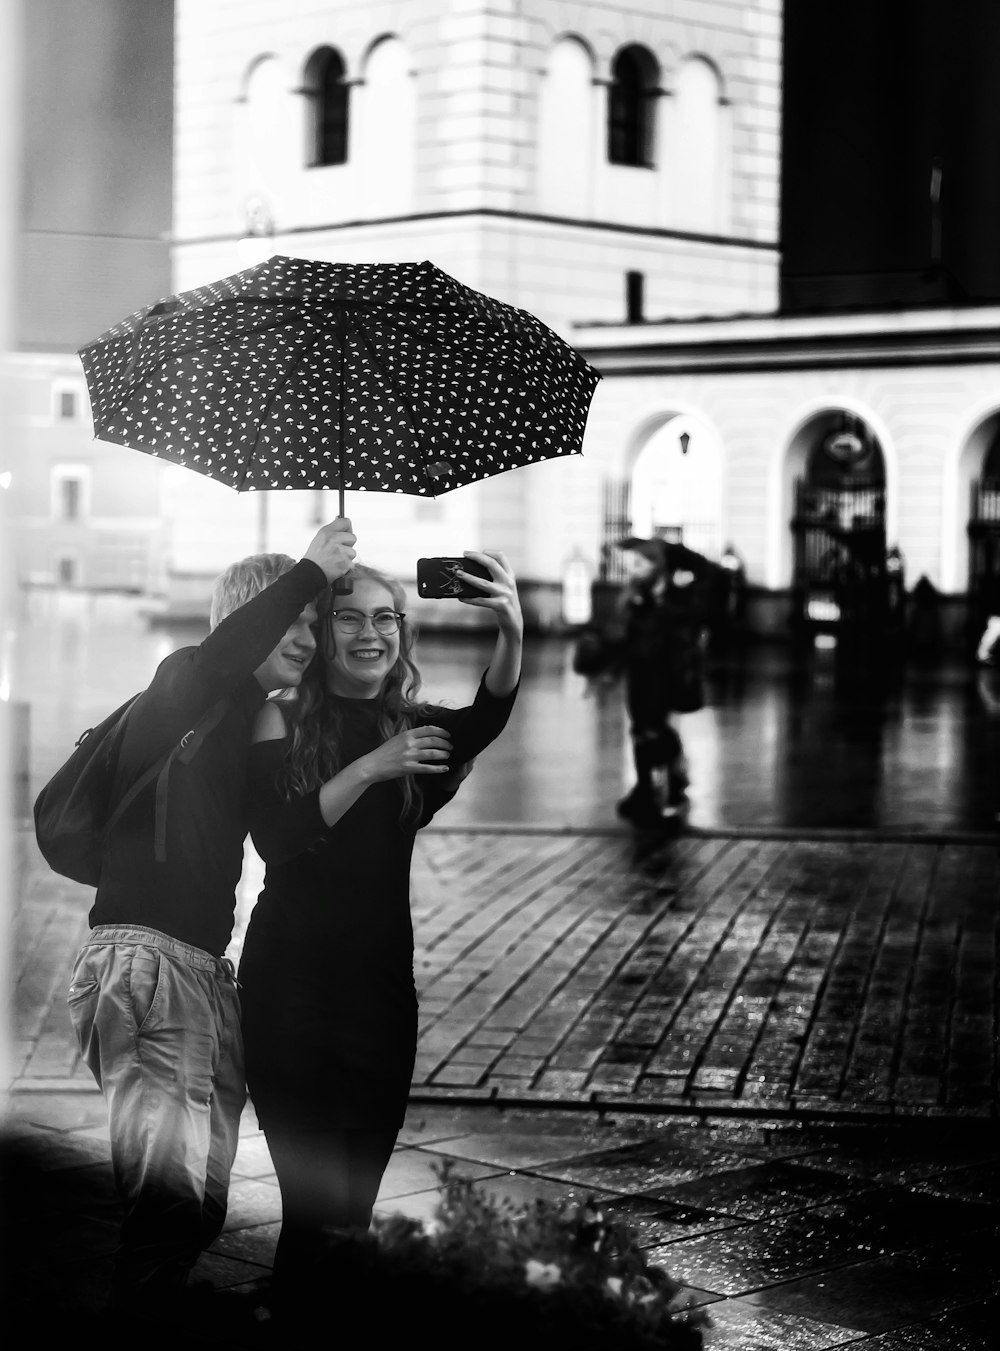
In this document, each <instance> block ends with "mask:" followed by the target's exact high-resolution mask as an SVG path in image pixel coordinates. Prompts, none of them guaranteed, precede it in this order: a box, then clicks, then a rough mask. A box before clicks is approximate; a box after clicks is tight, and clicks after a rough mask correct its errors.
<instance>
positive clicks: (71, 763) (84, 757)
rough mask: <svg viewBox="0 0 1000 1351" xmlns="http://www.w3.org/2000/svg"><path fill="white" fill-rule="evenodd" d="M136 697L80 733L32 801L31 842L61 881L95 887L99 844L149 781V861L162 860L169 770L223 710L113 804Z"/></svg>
mask: <svg viewBox="0 0 1000 1351" xmlns="http://www.w3.org/2000/svg"><path fill="white" fill-rule="evenodd" d="M141 697H142V692H140V693H139V694H134V695H133V696H132V698H131V699H128V700H127V701H126V702H125V703H124V704H122V705H121V707H120V708H116V709H115V711H114V712H113V713H109V714H108V716H107V717H106V718H105V719H104V721H103V722H99V723H98V724H97V726H96V727H88V728H87V729H86V731H85V732H83V733H81V735H80V738H79V740H78V741H77V743H76V748H75V750H74V751H73V752H72V754H71V755H70V757H69V759H68V760H67V761H66V762H65V764H63V765H62V766H61V768H59V769H57V770H56V772H55V774H53V776H52V778H51V779H49V781H48V783H47V784H46V785H45V787H44V788H43V789H42V791H41V792H40V793H39V794H38V797H37V798H36V799H35V808H34V815H35V839H36V840H37V841H38V848H39V849H40V850H41V853H42V857H43V858H44V859H45V861H46V863H47V864H48V865H49V867H50V868H51V869H52V871H53V872H57V873H59V874H60V876H62V877H69V878H72V880H73V881H74V882H83V883H85V884H86V885H87V886H89V887H96V886H97V884H98V882H99V881H100V878H101V855H102V854H103V852H104V840H105V836H106V835H107V833H108V831H109V830H110V829H111V827H112V825H113V824H114V823H115V821H117V820H118V818H119V816H121V814H122V812H123V811H124V810H125V808H126V807H128V806H129V804H130V803H131V802H133V801H134V800H135V798H136V796H137V795H138V794H139V793H141V792H142V790H143V789H144V788H145V787H146V785H147V784H149V783H150V782H151V781H152V780H153V779H154V778H155V779H157V784H156V828H155V838H154V856H155V858H156V861H157V862H158V863H162V862H164V861H165V859H166V856H167V853H166V831H167V785H168V782H169V775H170V766H171V765H172V764H174V762H175V761H180V762H181V763H182V764H186V763H187V762H188V761H189V760H191V759H192V758H193V757H194V756H195V755H196V754H197V752H198V749H199V747H200V746H201V745H202V743H203V741H204V739H205V737H206V736H207V735H208V733H209V732H210V731H211V730H212V728H213V727H215V725H216V724H217V723H218V722H219V721H220V720H221V718H222V717H223V715H224V714H225V712H226V709H227V708H228V706H229V700H228V699H220V700H219V701H218V702H217V703H215V704H213V705H212V707H211V708H210V709H209V710H208V712H207V713H206V714H205V715H204V716H203V717H202V718H200V719H199V720H198V722H196V723H195V725H194V727H192V728H191V730H190V731H189V732H187V733H185V735H184V736H183V737H182V738H181V739H180V741H179V742H177V744H176V745H175V746H172V747H171V748H170V750H169V751H167V752H166V753H165V754H164V755H162V756H161V757H160V758H159V759H158V760H157V761H156V762H155V763H154V764H153V765H151V766H150V767H149V768H148V769H146V770H144V771H143V773H142V774H141V775H140V776H139V778H138V779H136V781H135V783H133V784H131V785H130V786H129V788H128V790H127V791H126V792H125V793H124V794H122V796H121V797H120V798H118V799H117V800H115V798H114V789H115V778H116V775H117V772H118V754H119V751H120V748H121V743H122V737H123V735H124V732H125V723H126V720H127V718H128V715H129V713H130V711H131V709H132V707H133V705H134V704H135V702H136V700H137V699H140V698H141Z"/></svg>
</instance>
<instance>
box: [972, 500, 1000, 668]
mask: <svg viewBox="0 0 1000 1351" xmlns="http://www.w3.org/2000/svg"><path fill="white" fill-rule="evenodd" d="M968 531H969V633H968V637H969V641H970V642H971V643H978V641H979V638H980V635H981V634H982V631H983V629H984V628H985V627H986V620H987V618H988V616H989V615H991V614H1000V479H981V480H979V481H978V482H975V483H973V484H972V500H971V502H970V504H969V525H968Z"/></svg>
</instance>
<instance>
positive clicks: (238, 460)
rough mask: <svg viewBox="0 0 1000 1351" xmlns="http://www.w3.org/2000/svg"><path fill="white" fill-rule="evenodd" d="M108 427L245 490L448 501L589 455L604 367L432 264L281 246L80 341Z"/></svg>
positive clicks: (101, 426) (122, 439)
mask: <svg viewBox="0 0 1000 1351" xmlns="http://www.w3.org/2000/svg"><path fill="white" fill-rule="evenodd" d="M80 357H81V360H82V362H83V368H84V372H85V374H86V377H87V385H88V388H89V392H90V400H91V407H92V410H93V416H94V435H95V436H96V437H98V438H99V439H100V440H102V441H112V442H114V443H115V444H117V445H122V446H131V447H133V448H134V449H136V450H140V451H144V452H146V453H147V454H149V455H153V456H158V457H160V458H162V459H165V460H170V461H171V462H172V463H174V464H180V465H184V466H186V467H187V468H188V469H193V470H196V471H197V472H198V473H200V474H206V475H207V476H208V477H209V478H213V479H218V480H220V481H221V482H223V483H227V484H229V485H230V487H232V488H235V489H236V490H237V492H243V491H246V490H248V489H272V488H291V489H295V488H337V489H338V490H339V492H340V514H341V515H343V514H344V491H345V490H355V489H357V490H361V491H364V492H395V493H412V494H418V495H421V496H429V497H434V496H438V495H440V494H441V493H444V492H449V491H451V490H452V489H454V488H460V487H462V486H463V485H465V484H468V483H474V482H477V481H479V480H481V479H486V478H490V477H493V476H494V475H496V474H499V473H502V472H504V471H505V470H508V469H514V468H517V467H519V466H522V465H527V464H532V463H535V462H536V461H539V460H546V459H550V458H553V457H555V456H560V455H575V454H579V452H580V449H581V443H582V440H583V433H584V429H585V426H586V422H587V415H588V411H589V408H590V401H591V398H592V396H593V393H594V389H595V388H596V385H597V381H598V378H599V377H598V375H597V372H596V371H594V370H593V368H592V367H591V366H589V365H588V364H587V362H586V361H585V360H584V359H583V358H582V357H581V356H580V355H579V353H577V352H575V351H574V350H573V348H572V347H570V346H569V345H568V344H567V343H565V342H564V341H563V340H562V339H561V338H560V337H559V336H558V335H557V334H555V333H553V332H552V330H551V329H549V328H547V327H546V326H545V325H544V324H543V323H541V322H540V321H539V320H538V319H536V318H535V317H534V316H533V315H531V314H529V313H527V312H526V311H524V310H519V309H515V308H514V307H513V306H511V305H505V304H502V303H501V302H500V301H498V300H493V299H491V298H490V297H489V296H486V295H483V294H482V293H481V292H479V291H474V290H472V289H471V288H470V287H468V286H463V285H462V284H461V283H460V282H457V281H456V280H455V279H454V278H453V277H450V276H448V274H447V273H445V272H442V271H441V270H440V269H439V268H437V267H435V266H434V265H433V264H431V263H429V262H423V263H372V264H346V263H328V262H315V261H312V260H309V259H305V258H288V257H283V256H281V255H277V256H275V257H273V258H270V259H268V260H267V261H266V262H263V263H259V264H258V265H257V266H256V267H251V268H247V269H246V270H245V271H243V272H237V273H236V274H234V275H233V276H231V277H225V278H223V279H222V280H221V281H216V282H213V283H212V284H211V285H208V286H202V287H199V288H197V289H196V290H192V291H185V292H182V293H180V294H178V295H175V296H169V297H167V298H166V299H165V300H161V301H159V302H158V303H157V304H155V305H151V306H148V307H147V308H146V309H143V310H139V311H138V312H137V313H135V314H133V315H131V316H130V317H129V318H128V319H125V320H124V321H123V322H122V323H120V324H117V325H116V326H115V327H114V328H111V329H109V330H108V331H107V332H106V333H103V334H102V335H101V336H100V337H99V338H97V339H95V340H94V341H93V342H91V343H89V344H88V345H87V346H86V347H84V348H82V349H81V351H80Z"/></svg>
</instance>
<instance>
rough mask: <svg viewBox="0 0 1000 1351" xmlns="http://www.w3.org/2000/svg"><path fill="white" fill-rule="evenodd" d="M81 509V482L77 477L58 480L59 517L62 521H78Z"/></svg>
mask: <svg viewBox="0 0 1000 1351" xmlns="http://www.w3.org/2000/svg"><path fill="white" fill-rule="evenodd" d="M82 509H83V484H82V482H81V481H80V479H78V478H61V479H60V480H59V517H60V519H61V520H63V521H78V520H79V519H80V516H81V515H82Z"/></svg>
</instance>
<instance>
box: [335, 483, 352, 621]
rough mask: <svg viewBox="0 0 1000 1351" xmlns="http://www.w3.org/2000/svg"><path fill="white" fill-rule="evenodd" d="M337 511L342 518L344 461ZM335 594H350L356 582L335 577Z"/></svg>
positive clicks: (348, 578)
mask: <svg viewBox="0 0 1000 1351" xmlns="http://www.w3.org/2000/svg"><path fill="white" fill-rule="evenodd" d="M337 512H338V514H339V516H340V517H341V519H343V515H344V487H343V463H341V487H340V501H339V502H338V504H337ZM332 590H333V594H334V595H335V596H349V595H350V594H351V592H352V591H353V590H354V583H353V582H352V581H351V579H350V577H335V578H334V580H333V588H332Z"/></svg>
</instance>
